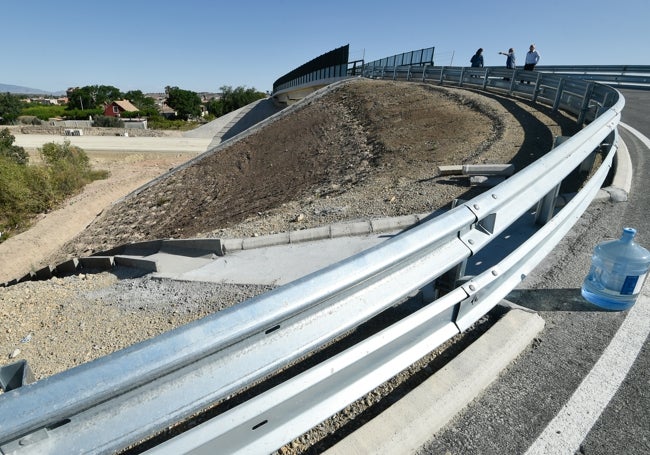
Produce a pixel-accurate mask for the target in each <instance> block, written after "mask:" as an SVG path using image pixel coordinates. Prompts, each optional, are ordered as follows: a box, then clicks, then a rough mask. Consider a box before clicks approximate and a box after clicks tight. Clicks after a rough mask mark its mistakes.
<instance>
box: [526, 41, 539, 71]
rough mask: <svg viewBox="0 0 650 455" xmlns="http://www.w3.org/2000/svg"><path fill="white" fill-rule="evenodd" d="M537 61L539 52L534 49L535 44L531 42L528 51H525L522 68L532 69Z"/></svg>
mask: <svg viewBox="0 0 650 455" xmlns="http://www.w3.org/2000/svg"><path fill="white" fill-rule="evenodd" d="M538 62H539V52H537V49H535V45H534V44H531V45H530V48H529V50H528V52H527V53H526V61H525V62H524V69H525V70H527V71H533V70H534V69H535V65H537V63H538Z"/></svg>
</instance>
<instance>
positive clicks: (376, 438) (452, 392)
mask: <svg viewBox="0 0 650 455" xmlns="http://www.w3.org/2000/svg"><path fill="white" fill-rule="evenodd" d="M543 328H544V320H543V319H542V318H541V317H540V316H539V315H538V314H536V313H533V312H530V311H523V310H519V309H510V310H509V311H508V312H507V313H506V314H505V315H504V316H503V317H502V318H501V319H500V320H499V321H498V322H497V323H496V324H495V325H494V326H493V327H492V328H491V329H490V330H488V331H487V332H486V333H485V334H484V335H482V336H481V337H480V338H479V339H478V340H476V341H475V342H474V343H473V344H472V345H471V346H469V347H468V348H467V349H465V350H464V351H463V352H462V353H461V354H459V355H458V356H456V357H455V358H454V359H453V360H452V361H451V362H450V363H449V364H447V365H446V366H445V367H444V368H442V369H441V370H440V371H439V372H437V373H436V374H434V375H433V376H431V377H430V378H429V379H428V380H426V381H425V382H424V383H422V384H421V385H420V386H418V387H417V388H416V389H414V390H413V391H412V392H410V393H409V394H408V395H407V396H406V397H404V398H402V399H400V400H399V401H398V402H396V403H395V404H394V405H392V406H391V407H390V408H389V409H387V410H386V411H384V412H383V413H382V414H380V415H379V416H377V417H375V418H374V419H373V420H371V421H370V422H368V423H367V424H365V425H364V426H363V427H361V428H360V429H359V430H357V431H356V432H354V433H353V434H351V435H350V436H348V437H347V438H345V439H344V440H342V441H340V442H339V443H338V444H336V445H334V446H333V447H331V448H330V449H329V450H327V451H326V452H325V454H328V455H339V454H341V455H351V454H359V455H361V454H364V455H366V454H387V453H390V454H405V453H414V452H416V451H417V450H418V449H419V448H420V447H422V445H424V444H425V443H426V442H427V441H429V440H430V439H431V437H432V436H433V435H434V434H435V433H436V432H437V431H439V430H440V429H441V428H442V427H444V426H445V425H446V424H447V423H448V422H449V421H450V420H451V419H452V418H453V417H454V416H455V415H456V414H457V413H458V412H459V411H461V410H462V409H463V408H465V407H466V406H467V405H468V404H469V403H470V402H471V401H472V400H473V399H475V398H476V397H477V396H478V395H479V394H481V393H482V392H483V390H485V389H486V388H487V387H488V386H489V385H490V384H491V383H492V382H493V381H494V380H495V379H496V378H497V377H498V376H499V374H500V373H501V371H502V370H503V369H504V368H506V367H507V366H508V365H509V364H510V363H511V362H512V361H513V360H514V359H515V358H516V357H517V356H519V354H521V352H522V351H523V350H525V349H526V347H527V346H528V345H529V344H530V343H531V342H532V341H533V339H534V338H535V337H536V336H537V334H538V333H539V332H540V331H541V330H542V329H543Z"/></svg>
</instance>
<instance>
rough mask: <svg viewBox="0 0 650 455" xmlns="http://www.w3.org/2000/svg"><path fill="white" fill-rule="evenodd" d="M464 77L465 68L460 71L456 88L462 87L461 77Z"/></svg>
mask: <svg viewBox="0 0 650 455" xmlns="http://www.w3.org/2000/svg"><path fill="white" fill-rule="evenodd" d="M464 76H465V68H464V67H463V68H461V69H460V78H459V79H458V86H459V87H462V86H463V77H464Z"/></svg>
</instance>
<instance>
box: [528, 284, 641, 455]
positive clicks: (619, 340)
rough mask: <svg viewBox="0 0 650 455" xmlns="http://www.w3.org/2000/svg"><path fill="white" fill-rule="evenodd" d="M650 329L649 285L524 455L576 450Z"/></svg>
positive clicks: (612, 393) (626, 370) (610, 396)
mask: <svg viewBox="0 0 650 455" xmlns="http://www.w3.org/2000/svg"><path fill="white" fill-rule="evenodd" d="M648 333H650V289H649V286H648V283H647V282H646V285H645V288H644V291H643V292H642V293H641V295H639V298H638V299H637V302H636V303H635V304H634V306H633V307H632V308H631V309H630V310H629V312H628V315H627V317H626V318H625V320H624V321H623V324H621V326H620V327H619V329H618V331H617V332H616V335H614V338H612V340H611V342H610V343H609V346H607V349H605V351H604V352H603V355H602V356H601V357H600V359H598V362H596V364H595V365H594V367H593V368H592V369H591V371H590V372H589V374H588V375H587V376H586V377H585V378H584V379H583V381H582V383H581V384H580V386H579V387H578V388H577V389H576V391H575V392H574V393H573V395H572V396H571V398H570V399H569V401H568V402H567V403H566V404H565V405H564V407H563V408H562V409H561V410H560V412H559V413H558V414H557V415H556V416H555V418H554V419H553V420H552V421H551V422H550V423H549V424H548V426H547V427H546V428H545V429H544V431H543V432H542V434H541V435H540V436H539V437H538V438H537V440H536V441H535V442H534V443H533V444H532V445H531V446H530V447H529V448H528V450H527V451H526V455H538V454H539V455H547V454H555V453H558V454H559V453H575V452H576V451H577V450H578V449H579V448H580V444H581V443H582V442H583V441H584V439H585V437H586V436H587V434H588V433H589V431H590V430H591V428H592V427H593V425H594V424H595V423H596V421H597V420H598V418H599V417H600V415H601V414H602V412H603V410H604V409H605V407H606V406H607V405H608V403H609V402H610V400H611V399H612V397H613V396H614V394H615V393H616V391H617V390H618V388H619V386H620V385H621V383H622V382H623V380H624V379H625V377H626V376H627V373H628V371H629V370H630V368H631V367H632V364H633V363H634V361H635V360H636V358H637V356H638V354H639V351H640V350H641V348H642V347H643V344H644V342H645V340H646V338H647V337H648Z"/></svg>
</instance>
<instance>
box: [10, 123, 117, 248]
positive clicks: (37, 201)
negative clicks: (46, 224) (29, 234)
mask: <svg viewBox="0 0 650 455" xmlns="http://www.w3.org/2000/svg"><path fill="white" fill-rule="evenodd" d="M0 133H1V132H0ZM11 142H13V138H12V141H11ZM40 152H41V157H42V159H43V163H44V164H43V165H40V166H28V165H26V164H21V163H18V162H16V160H14V159H12V158H10V157H8V156H5V155H2V154H0V231H2V232H3V233H4V234H3V235H2V237H0V242H1V241H4V240H6V239H7V237H8V236H7V235H5V234H11V233H13V232H18V231H21V230H22V229H24V228H26V227H28V225H29V223H30V221H31V220H32V219H33V217H34V215H36V214H38V213H41V212H44V211H47V210H49V209H51V208H53V207H54V206H56V204H58V203H59V202H61V201H62V200H64V199H65V198H67V197H69V196H71V195H73V194H75V193H77V192H78V191H79V190H80V189H81V188H82V187H83V186H84V185H86V184H87V183H90V182H91V181H93V180H99V179H102V178H106V176H107V175H108V172H106V171H102V170H100V171H94V170H93V169H91V167H90V160H89V159H88V156H87V155H86V152H84V151H83V149H81V148H79V147H76V146H73V145H71V144H70V141H64V143H63V144H55V143H49V144H45V145H43V148H42V149H41V150H40Z"/></svg>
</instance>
